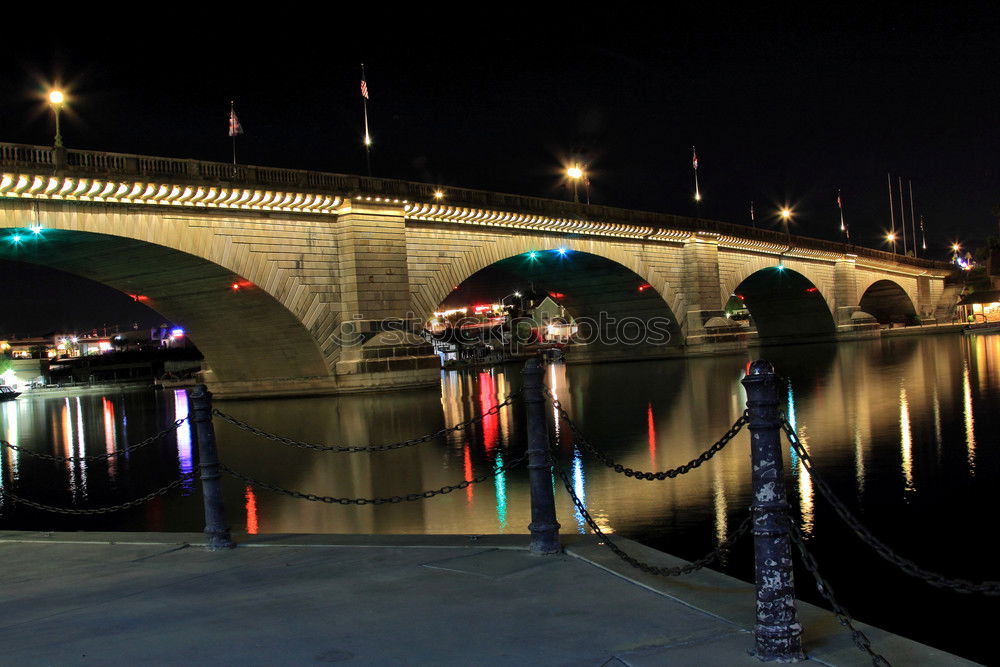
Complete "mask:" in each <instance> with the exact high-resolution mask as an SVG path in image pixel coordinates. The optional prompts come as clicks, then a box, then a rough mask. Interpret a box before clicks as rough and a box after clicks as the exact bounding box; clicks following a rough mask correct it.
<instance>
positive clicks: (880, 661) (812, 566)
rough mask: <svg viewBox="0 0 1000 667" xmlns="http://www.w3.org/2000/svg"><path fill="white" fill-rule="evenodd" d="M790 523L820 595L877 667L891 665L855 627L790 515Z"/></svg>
mask: <svg viewBox="0 0 1000 667" xmlns="http://www.w3.org/2000/svg"><path fill="white" fill-rule="evenodd" d="M788 525H789V526H791V530H790V533H791V536H792V541H793V542H795V546H797V547H798V548H799V553H801V554H802V564H803V565H805V567H806V569H807V570H809V574H811V575H812V576H813V579H815V580H816V589H817V590H818V591H819V593H820V595H822V596H823V597H824V598H825V599H826V601H827V602H829V603H830V606H831V607H833V613H834V614H836V615H837V620H839V621H840V624H841V625H843V626H844V627H845V628H847V629H848V630H849V631H850V633H851V638H852V639H853V640H854V645H855V646H857V647H858V649H860V650H861V651H863V652H864V653H867V654H868V656H869V657H870V658H871V659H872V664H873V665H875V667H890V666H889V661H888V660H886V659H885V658H884V657H883V656H881V655H879V654H878V653H876V652H875V651H874V650H873V649H872V642H871V640H870V639H868V635H866V634H865V633H863V632H862V631H861V630H858V629H857V628H856V627H854V623H853V619H852V618H851V615H850V614H848V613H847V610H846V609H844V608H843V607H841V606H840V604H839V603H838V602H837V600H836V598H834V597H833V589H832V588H831V587H830V584H829V583H827V581H826V579H824V578H823V577H822V576H821V575H820V573H819V565H817V563H816V558H815V557H814V556H813V555H812V554H811V553H809V550H808V549H806V543H805V539H804V538H803V536H802V531H801V530H799V527H798V526H797V525H796V524H795V521H793V520H792V519H791V517H788Z"/></svg>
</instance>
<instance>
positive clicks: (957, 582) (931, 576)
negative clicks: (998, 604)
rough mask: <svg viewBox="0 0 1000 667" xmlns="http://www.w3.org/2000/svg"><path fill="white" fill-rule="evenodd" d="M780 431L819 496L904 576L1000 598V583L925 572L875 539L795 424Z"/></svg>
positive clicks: (783, 424) (939, 586)
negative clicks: (821, 471) (816, 462)
mask: <svg viewBox="0 0 1000 667" xmlns="http://www.w3.org/2000/svg"><path fill="white" fill-rule="evenodd" d="M781 428H782V430H784V432H785V435H786V436H787V437H788V441H789V442H790V443H791V445H792V448H793V449H794V450H795V453H796V454H798V456H799V459H800V460H801V461H802V466H803V467H804V468H805V469H806V471H807V472H808V473H809V476H810V478H812V481H813V483H814V484H815V485H816V488H818V489H819V490H820V493H822V494H823V497H824V498H826V500H827V502H829V503H830V505H832V506H833V509H834V510H835V511H836V512H837V514H838V515H839V516H840V518H841V519H843V520H844V523H846V524H847V525H848V526H849V527H850V528H851V529H852V530H853V531H854V533H855V534H856V535H857V536H858V537H859V538H860V539H861V541H862V542H865V543H866V544H867V545H868V546H870V547H871V548H872V549H874V550H875V553H877V554H878V555H879V556H881V557H882V558H883V559H885V560H887V561H888V562H890V563H892V564H893V565H895V566H897V567H898V568H899V569H901V570H902V571H903V572H904V573H905V574H908V575H909V576H911V577H914V578H916V579H922V580H924V581H926V582H927V583H928V584H930V585H931V586H935V587H937V588H947V589H950V590H953V591H957V592H959V593H982V594H983V595H1000V581H981V582H974V581H969V580H968V579H951V578H948V577H945V576H944V575H942V574H938V573H937V572H933V571H931V570H927V569H924V568H922V567H920V566H919V565H917V564H916V563H914V562H913V561H911V560H909V559H908V558H904V557H903V556H900V555H899V554H897V553H896V552H895V551H893V550H892V549H891V548H889V546H888V545H886V544H885V543H884V542H882V541H881V540H880V539H878V538H877V537H875V536H874V535H873V534H872V532H871V531H870V530H868V528H866V527H865V525H864V524H862V523H861V522H860V521H859V520H858V519H857V517H855V516H854V515H853V514H851V511H850V510H849V509H848V508H847V505H845V504H844V503H843V502H842V501H841V500H840V499H839V498H837V496H835V495H834V493H833V489H831V488H830V486H829V485H828V484H827V483H826V482H825V481H824V480H823V478H822V477H820V476H819V475H818V474H817V473H816V471H815V470H814V469H813V464H812V459H811V458H810V457H809V452H807V451H806V448H805V447H803V446H802V443H801V442H800V441H799V437H798V435H797V434H796V433H795V429H794V428H793V427H792V425H791V424H789V423H788V421H787V420H785V421H783V422H782V424H781Z"/></svg>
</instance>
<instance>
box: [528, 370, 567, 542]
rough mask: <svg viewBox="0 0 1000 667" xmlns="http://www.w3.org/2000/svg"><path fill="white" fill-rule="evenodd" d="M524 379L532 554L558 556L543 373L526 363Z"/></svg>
mask: <svg viewBox="0 0 1000 667" xmlns="http://www.w3.org/2000/svg"><path fill="white" fill-rule="evenodd" d="M521 374H522V375H523V376H524V407H525V410H526V411H527V413H528V479H529V481H530V483H531V523H530V524H529V525H528V530H529V531H531V544H530V550H531V553H533V554H537V555H542V554H557V553H560V552H562V545H561V544H559V523H558V522H557V521H556V501H555V498H554V497H553V494H552V459H551V454H550V452H549V427H548V425H547V423H546V420H545V398H544V397H543V396H542V375H544V374H545V370H544V369H543V368H542V364H541V362H540V361H539V360H538V359H528V362H527V363H526V364H525V365H524V370H523V371H522V372H521Z"/></svg>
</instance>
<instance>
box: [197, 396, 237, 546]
mask: <svg viewBox="0 0 1000 667" xmlns="http://www.w3.org/2000/svg"><path fill="white" fill-rule="evenodd" d="M191 421H193V422H194V424H195V434H196V436H197V438H198V466H199V467H200V468H201V492H202V496H203V497H204V499H205V534H206V535H208V548H209V549H211V550H212V551H216V550H218V549H232V548H233V547H235V546H236V545H235V544H234V543H233V540H232V538H231V537H230V536H229V524H227V523H226V508H225V506H224V505H223V502H222V484H221V483H220V482H219V478H220V477H221V476H222V475H221V473H220V472H219V455H218V453H217V452H216V449H215V427H214V426H213V425H212V393H211V392H210V391H209V390H208V388H207V387H206V386H205V385H203V384H199V385H198V386H196V387H195V388H194V391H193V392H191Z"/></svg>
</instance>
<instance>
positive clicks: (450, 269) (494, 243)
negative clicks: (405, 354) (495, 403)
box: [407, 225, 683, 321]
mask: <svg viewBox="0 0 1000 667" xmlns="http://www.w3.org/2000/svg"><path fill="white" fill-rule="evenodd" d="M460 241H461V243H460V244H456V243H455V235H454V233H453V232H452V233H451V234H449V235H444V234H441V233H439V232H436V231H435V230H433V229H422V228H419V227H417V226H413V225H408V229H407V245H408V249H407V250H408V253H407V254H408V256H409V271H410V280H411V284H412V285H414V291H413V294H412V301H413V306H414V308H415V311H416V312H417V314H419V315H420V316H426V315H428V314H430V313H431V312H433V311H434V309H435V308H437V306H438V305H439V304H441V303H442V302H443V301H444V300H445V298H446V297H447V296H448V295H449V294H451V292H452V291H454V290H455V289H457V288H458V287H459V286H460V285H461V284H462V283H464V282H465V281H466V280H468V279H469V278H470V277H472V276H473V275H474V274H476V273H477V272H479V271H481V270H483V269H485V268H487V267H489V266H491V265H494V264H499V263H501V262H503V261H504V260H507V259H509V258H512V257H519V256H527V255H528V254H529V253H531V252H539V253H543V252H551V251H557V250H558V249H559V248H564V249H565V250H566V251H567V254H568V256H572V255H573V254H579V253H584V254H586V255H592V256H595V257H599V258H602V259H604V260H607V261H608V262H610V263H612V264H615V265H618V266H621V267H623V268H625V269H627V270H628V271H630V272H631V273H633V274H635V275H636V276H637V277H638V278H640V279H641V282H644V283H648V284H649V285H650V286H651V288H652V289H653V291H654V293H656V294H658V295H660V297H662V300H663V301H664V303H665V305H666V306H667V308H669V310H670V312H671V313H678V312H682V311H683V309H682V308H681V307H680V306H681V303H680V300H679V297H680V295H679V294H678V292H677V290H676V289H675V288H674V287H673V286H672V285H671V284H670V282H669V281H668V280H667V278H666V276H665V275H663V274H662V273H660V272H659V271H657V270H656V269H654V268H653V267H652V266H651V265H650V264H649V263H647V262H646V261H645V258H644V257H643V254H642V253H637V252H636V249H635V246H634V245H631V244H625V243H621V242H615V241H609V240H606V239H599V240H595V239H588V238H579V237H575V238H574V237H566V236H549V235H529V234H502V233H501V234H489V233H482V234H463V235H462V238H461V239H460ZM429 254H432V255H433V258H430V257H428V255H429ZM430 259H433V260H434V261H430ZM675 321H676V319H675Z"/></svg>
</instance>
